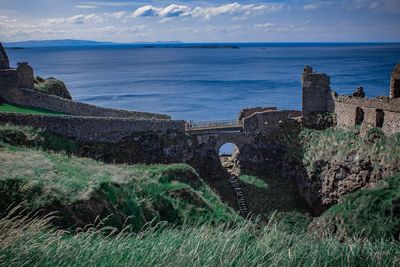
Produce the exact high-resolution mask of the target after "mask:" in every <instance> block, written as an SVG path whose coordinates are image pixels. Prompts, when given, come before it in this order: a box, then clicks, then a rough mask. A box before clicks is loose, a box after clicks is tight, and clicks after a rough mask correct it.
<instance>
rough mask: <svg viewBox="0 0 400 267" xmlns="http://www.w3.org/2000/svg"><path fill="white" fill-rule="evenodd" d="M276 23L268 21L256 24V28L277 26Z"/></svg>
mask: <svg viewBox="0 0 400 267" xmlns="http://www.w3.org/2000/svg"><path fill="white" fill-rule="evenodd" d="M275 26H276V23H272V22H267V23H263V24H256V25H254V27H255V28H272V27H275Z"/></svg>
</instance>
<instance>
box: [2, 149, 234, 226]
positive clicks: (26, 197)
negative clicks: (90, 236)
mask: <svg viewBox="0 0 400 267" xmlns="http://www.w3.org/2000/svg"><path fill="white" fill-rule="evenodd" d="M0 194H1V196H2V197H1V200H0V210H2V211H4V210H6V209H7V208H8V207H9V206H10V205H12V204H13V203H20V202H26V206H27V208H28V210H31V211H34V210H41V211H42V213H49V212H52V211H59V214H58V215H57V219H56V220H54V221H55V223H56V224H57V225H60V226H62V227H63V228H68V227H75V228H76V227H84V226H85V225H87V224H90V223H93V222H94V221H95V220H96V217H97V216H100V219H102V218H106V217H107V216H110V218H109V219H108V223H109V224H110V225H112V226H114V227H118V228H121V227H122V226H123V225H124V224H127V223H129V224H131V226H132V227H133V228H134V229H136V230H138V229H140V228H141V227H143V226H144V225H145V224H146V223H149V222H152V223H157V222H159V221H167V222H170V223H173V224H177V223H183V222H184V221H188V222H189V221H190V222H195V223H198V222H205V221H207V222H219V221H225V222H226V221H230V220H235V219H236V215H234V213H233V212H232V211H231V210H230V209H229V208H228V207H227V206H226V205H224V204H222V203H221V202H220V200H219V198H218V197H217V196H216V195H215V194H214V193H213V192H212V191H211V189H210V188H209V187H208V186H206V185H205V184H204V183H203V181H202V180H201V179H200V178H199V177H198V175H197V173H196V172H195V171H194V170H193V168H191V167H190V166H188V165H185V164H175V165H150V166H145V165H133V166H129V165H112V164H103V163H101V162H98V161H95V160H91V159H85V158H77V157H74V156H67V155H64V154H56V153H49V152H45V151H42V150H35V149H29V148H24V147H16V146H12V145H9V144H5V143H2V144H1V145H0Z"/></svg>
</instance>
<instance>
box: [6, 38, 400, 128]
mask: <svg viewBox="0 0 400 267" xmlns="http://www.w3.org/2000/svg"><path fill="white" fill-rule="evenodd" d="M8 55H9V58H10V62H11V65H12V66H16V64H17V62H25V61H26V62H29V64H30V65H31V66H32V67H33V68H34V71H35V75H36V76H41V77H55V78H58V79H60V80H63V81H64V82H65V84H66V85H67V87H68V89H69V91H70V92H71V94H72V97H73V99H75V100H77V101H81V102H85V103H89V104H94V105H99V106H103V107H110V108H118V109H127V110H134V111H147V112H157V113H163V114H168V115H170V116H172V118H174V119H184V120H188V121H189V120H192V121H214V120H230V119H236V118H237V114H238V112H239V111H240V110H241V109H243V108H249V107H270V106H274V107H277V108H279V109H299V110H300V109H301V81H300V76H301V73H302V71H303V68H304V66H305V65H310V66H312V67H313V68H314V70H315V71H316V72H319V73H326V74H328V75H329V76H330V77H331V89H332V90H335V91H337V92H338V93H339V94H351V93H352V92H353V91H354V90H355V89H356V88H357V87H358V86H363V87H364V90H365V91H366V95H367V96H368V97H376V96H380V95H388V94H389V83H390V72H391V71H392V70H393V68H394V66H395V64H396V63H400V44H399V43H239V44H218V46H217V48H215V47H212V46H210V44H185V45H179V46H178V45H175V46H174V45H151V46H150V45H110V46H80V47H35V48H27V49H11V50H8Z"/></svg>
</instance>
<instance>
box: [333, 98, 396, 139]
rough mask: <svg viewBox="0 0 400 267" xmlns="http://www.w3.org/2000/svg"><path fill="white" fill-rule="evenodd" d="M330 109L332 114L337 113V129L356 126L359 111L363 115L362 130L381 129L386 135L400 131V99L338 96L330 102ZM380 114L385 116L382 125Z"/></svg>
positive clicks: (361, 119) (361, 120) (360, 124)
mask: <svg viewBox="0 0 400 267" xmlns="http://www.w3.org/2000/svg"><path fill="white" fill-rule="evenodd" d="M328 109H329V111H330V112H334V113H336V119H337V127H339V128H352V127H354V126H356V117H357V110H359V112H361V113H362V118H360V122H359V126H360V127H361V128H362V129H369V128H373V127H379V128H382V131H383V132H384V133H385V134H386V135H392V134H395V133H397V132H399V131H400V99H393V100H389V99H388V98H384V99H368V98H354V97H350V96H348V97H346V96H338V97H334V98H333V100H332V101H329V104H328ZM382 112H383V113H382ZM379 113H381V114H383V118H382V119H383V123H382V122H381V123H382V125H379ZM377 116H378V117H377Z"/></svg>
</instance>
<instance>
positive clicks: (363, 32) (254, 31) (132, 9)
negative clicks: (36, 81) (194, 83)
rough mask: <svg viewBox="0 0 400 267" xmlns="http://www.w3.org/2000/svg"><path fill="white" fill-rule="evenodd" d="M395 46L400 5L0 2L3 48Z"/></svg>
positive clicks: (359, 1)
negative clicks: (58, 42)
mask: <svg viewBox="0 0 400 267" xmlns="http://www.w3.org/2000/svg"><path fill="white" fill-rule="evenodd" d="M46 39H85V40H89V39H90V40H97V41H114V42H137V41H160V40H161V41H172V40H174V41H184V42H307V41H313V42H330V41H338V42H342V41H389V42H390V41H400V0H275V1H274V0H271V1H236V2H235V1H225V0H219V1H210V0H198V1H179V0H177V1H167V0H162V1H132V0H118V1H111V0H97V1H85V0H0V41H5V42H9V41H21V40H46Z"/></svg>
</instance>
